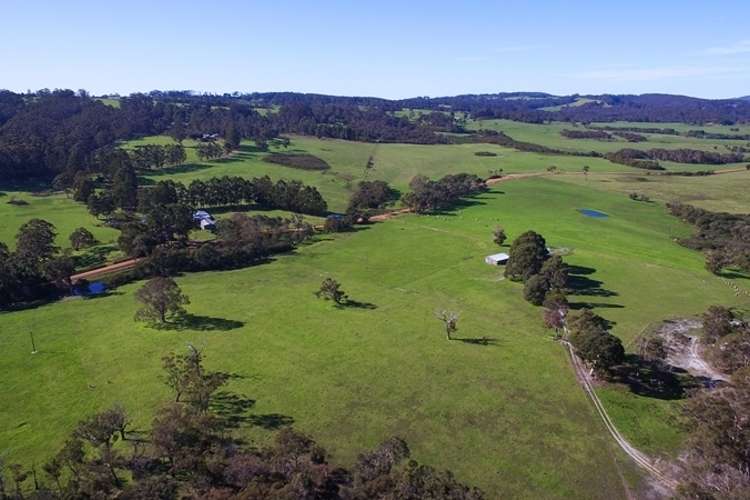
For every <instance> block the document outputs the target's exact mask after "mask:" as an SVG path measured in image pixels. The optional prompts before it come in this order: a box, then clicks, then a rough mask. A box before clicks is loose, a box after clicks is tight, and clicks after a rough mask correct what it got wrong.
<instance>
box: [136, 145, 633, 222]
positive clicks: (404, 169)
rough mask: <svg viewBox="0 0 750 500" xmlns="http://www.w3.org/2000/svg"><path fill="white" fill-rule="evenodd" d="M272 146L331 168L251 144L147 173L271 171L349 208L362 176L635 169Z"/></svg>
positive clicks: (394, 150) (516, 157) (397, 181)
mask: <svg viewBox="0 0 750 500" xmlns="http://www.w3.org/2000/svg"><path fill="white" fill-rule="evenodd" d="M150 140H153V141H154V142H155V143H160V141H162V140H163V139H162V138H160V137H156V138H153V139H152V138H145V139H141V141H140V142H139V143H140V144H144V143H147V142H148V141H150ZM130 144H132V143H130ZM272 151H277V152H289V153H299V154H301V153H307V154H311V155H314V156H316V157H319V158H321V159H323V160H325V161H326V162H327V163H328V164H329V165H330V166H331V169H330V170H326V171H322V172H315V171H303V170H299V169H295V168H290V167H286V166H283V165H276V164H271V163H268V162H265V161H262V160H263V158H264V157H266V156H267V153H263V152H259V151H257V150H256V149H255V148H254V147H252V146H251V145H249V144H247V143H246V144H243V146H242V149H241V150H240V151H238V152H236V153H235V154H234V155H233V156H232V157H231V158H225V159H221V160H216V161H211V162H197V161H191V160H190V157H189V163H188V164H186V165H182V166H178V167H173V168H167V169H164V170H162V171H160V172H155V173H149V174H148V178H149V179H150V180H152V181H157V180H163V179H164V180H165V179H173V180H177V181H180V182H183V183H186V184H187V183H190V181H192V180H193V179H209V178H211V177H220V176H223V175H239V176H244V177H257V176H262V175H268V176H270V177H271V178H273V179H297V180H300V181H302V182H305V183H307V184H311V185H314V186H316V187H317V188H318V189H319V190H320V192H321V194H322V195H323V196H324V197H325V199H326V201H328V205H329V208H330V209H331V210H334V211H341V210H344V209H345V208H346V206H347V204H348V201H349V197H350V196H351V192H352V191H353V190H354V189H355V188H356V185H357V182H359V181H360V180H363V179H370V180H372V179H381V180H385V181H387V182H389V183H391V185H393V186H394V187H395V188H396V189H399V190H401V191H402V192H406V191H408V184H409V181H410V180H411V179H412V177H414V176H415V175H417V174H422V175H427V176H429V177H432V178H437V177H441V176H443V175H446V174H450V173H457V172H469V173H475V174H477V175H480V176H487V175H489V172H490V170H496V169H504V170H505V172H506V173H512V172H533V171H543V170H545V169H546V168H547V167H548V166H550V165H556V166H557V167H558V168H559V169H560V170H561V171H576V172H579V171H581V169H582V167H583V165H589V166H590V167H591V171H602V172H627V171H631V170H632V169H629V168H627V167H623V166H620V165H614V164H612V163H610V162H608V161H605V160H602V159H599V158H577V157H574V156H554V155H539V154H534V153H522V152H519V151H515V150H511V149H506V148H501V147H499V146H495V145H490V144H462V145H416V144H368V143H361V142H351V141H342V140H321V139H316V138H311V137H299V136H295V137H293V138H292V142H291V145H290V147H289V148H288V149H284V148H275V147H274V148H272ZM477 151H491V152H494V153H496V154H497V155H498V156H495V157H482V156H476V155H475V154H474V153H476V152H477ZM188 154H190V153H188ZM370 156H372V158H373V162H374V168H372V169H369V170H367V169H366V165H367V161H368V159H369V158H370Z"/></svg>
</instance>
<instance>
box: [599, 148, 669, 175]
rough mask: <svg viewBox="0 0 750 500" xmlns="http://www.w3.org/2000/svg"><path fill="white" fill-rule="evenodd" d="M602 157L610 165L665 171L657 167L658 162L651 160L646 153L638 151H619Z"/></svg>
mask: <svg viewBox="0 0 750 500" xmlns="http://www.w3.org/2000/svg"><path fill="white" fill-rule="evenodd" d="M604 156H605V158H607V160H609V161H611V162H612V163H619V164H620V165H627V166H629V167H634V168H642V169H644V170H665V168H664V167H662V166H661V165H659V162H658V161H656V160H654V159H652V158H651V156H650V155H649V154H648V152H646V151H643V150H640V149H631V148H626V149H620V150H619V151H614V152H612V153H607V154H606V155H604Z"/></svg>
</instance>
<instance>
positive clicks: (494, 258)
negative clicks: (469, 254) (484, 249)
mask: <svg viewBox="0 0 750 500" xmlns="http://www.w3.org/2000/svg"><path fill="white" fill-rule="evenodd" d="M508 257H509V256H508V254H507V253H496V254H493V255H488V256H487V257H485V258H484V261H485V262H486V263H487V264H489V265H491V266H498V265H500V264H505V263H506V262H508Z"/></svg>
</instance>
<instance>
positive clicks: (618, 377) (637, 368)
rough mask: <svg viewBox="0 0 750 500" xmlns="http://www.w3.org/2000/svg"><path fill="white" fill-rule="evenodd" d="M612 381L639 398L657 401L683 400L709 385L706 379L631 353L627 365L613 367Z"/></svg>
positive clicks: (626, 361)
mask: <svg viewBox="0 0 750 500" xmlns="http://www.w3.org/2000/svg"><path fill="white" fill-rule="evenodd" d="M611 377H612V378H611V379H610V381H612V382H616V383H621V384H625V385H627V386H628V387H629V388H630V390H631V391H632V392H633V393H635V394H638V395H640V396H646V397H650V398H656V399H664V400H676V399H684V398H685V397H686V396H687V394H688V392H689V391H690V390H693V389H697V388H700V387H705V386H706V382H707V381H706V380H704V379H703V378H701V377H694V376H692V375H690V374H689V373H688V372H686V371H685V370H683V369H681V368H677V367H674V366H670V365H668V364H666V363H664V362H659V361H649V360H646V359H644V358H642V357H641V356H638V355H637V354H629V355H627V356H626V358H625V362H624V363H623V364H622V365H620V366H617V367H615V368H613V370H612V375H611Z"/></svg>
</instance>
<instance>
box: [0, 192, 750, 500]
mask: <svg viewBox="0 0 750 500" xmlns="http://www.w3.org/2000/svg"><path fill="white" fill-rule="evenodd" d="M540 200H544V202H543V203H542V202H540ZM582 207H586V208H595V209H599V210H602V211H604V212H607V213H608V214H610V218H609V219H605V220H600V219H590V218H585V217H583V216H582V215H580V214H579V213H578V212H577V211H576V208H582ZM497 223H501V224H502V225H504V226H505V227H506V230H507V231H508V232H509V234H510V235H511V236H512V237H513V236H516V235H518V234H519V233H520V232H522V231H525V230H527V229H535V230H537V231H540V232H541V233H542V234H544V235H545V236H546V237H547V239H548V242H549V244H550V245H551V246H554V247H565V248H568V249H570V250H571V254H570V255H569V256H568V257H567V258H566V260H567V261H568V262H570V263H571V264H573V265H576V266H579V267H580V268H582V270H584V271H585V272H586V274H585V275H584V276H585V278H587V279H588V281H587V282H586V284H587V286H585V287H584V288H583V289H581V290H580V294H579V295H576V296H574V297H573V298H572V299H573V302H574V304H577V305H579V306H580V305H583V304H587V305H589V306H593V307H594V308H595V309H596V310H597V311H598V312H599V313H600V314H603V315H604V316H606V317H607V318H609V319H611V320H613V321H615V322H616V326H615V329H614V332H615V333H616V334H617V335H619V336H620V337H621V338H623V339H624V341H625V342H626V343H629V342H630V341H632V340H633V339H634V338H635V337H636V336H637V334H638V332H640V331H641V330H642V329H643V328H644V327H646V326H647V325H648V324H650V323H651V322H654V321H659V320H661V319H663V318H665V317H669V316H675V315H686V314H694V313H697V312H700V311H702V310H703V309H705V307H706V306H707V305H709V304H711V303H724V304H728V305H731V304H736V303H738V301H742V300H745V301H746V299H743V298H737V297H735V295H734V293H733V291H732V290H731V289H730V288H729V287H728V286H726V285H725V284H724V283H723V282H722V281H720V280H719V279H717V278H714V277H712V276H711V275H709V274H708V273H707V272H706V271H705V270H704V269H703V267H702V257H701V256H700V254H698V253H696V252H692V251H689V250H687V249H684V248H682V247H679V246H678V245H676V244H675V243H673V242H672V241H671V239H670V237H671V236H675V235H682V234H687V233H688V232H689V230H690V229H689V228H688V227H687V226H685V225H682V224H680V223H679V222H677V221H676V220H675V219H673V218H671V217H670V216H668V215H666V214H665V212H664V210H663V208H662V207H660V206H659V205H656V204H639V203H635V202H632V201H630V200H627V199H626V198H624V197H622V196H619V195H612V194H610V193H606V192H601V191H597V190H591V189H587V188H586V187H582V186H575V185H571V184H565V183H560V182H555V181H551V180H543V179H534V180H526V181H514V182H510V183H507V184H503V185H500V186H498V188H496V189H494V190H493V191H491V192H489V193H486V194H483V195H481V196H479V197H477V198H476V199H474V200H472V201H471V202H470V203H468V204H467V206H466V207H464V208H463V209H461V210H458V211H455V212H451V213H447V214H444V215H439V216H431V217H418V216H405V217H402V218H398V219H394V220H391V221H388V222H385V223H382V224H377V225H375V226H372V227H370V228H368V229H364V230H361V231H358V232H356V233H353V234H344V235H337V236H335V237H332V238H326V239H325V240H323V241H319V242H317V243H314V244H311V245H308V246H305V247H303V248H301V249H300V250H299V251H297V252H296V253H295V254H290V255H286V256H281V257H279V258H278V259H277V260H276V262H273V263H270V264H267V265H262V266H257V267H253V268H248V269H243V270H237V271H230V272H212V273H196V274H188V275H185V276H183V277H181V278H179V279H178V281H179V283H180V285H181V286H182V287H183V289H184V290H185V292H186V293H187V294H188V295H189V296H190V297H191V299H192V304H191V305H190V306H189V310H190V312H191V313H192V314H193V315H194V317H193V320H192V323H191V325H192V326H191V327H190V328H187V329H184V330H180V331H165V330H153V329H149V328H146V327H144V326H143V325H139V324H136V323H134V322H133V320H132V317H133V314H134V312H135V309H136V304H135V301H134V298H133V293H134V291H135V290H136V289H137V288H138V287H139V286H140V285H139V284H133V285H129V286H126V287H123V288H122V289H120V290H117V291H116V292H115V293H113V294H112V295H111V296H108V297H102V298H98V299H93V300H81V299H71V300H68V301H64V302H61V303H56V304H52V305H49V306H45V307H41V308H38V309H34V310H27V311H19V312H13V313H6V314H2V315H0V330H2V332H3V335H2V337H1V338H0V349H2V352H3V353H4V354H3V356H2V357H0V373H3V374H4V382H5V383H4V384H2V386H0V408H3V409H4V411H2V412H0V449H2V450H4V451H3V452H2V455H3V456H4V458H6V459H7V460H11V461H13V460H22V461H24V462H26V463H30V462H37V463H39V462H41V461H42V460H44V458H45V457H47V456H48V455H49V453H50V450H53V449H55V448H56V447H57V446H59V445H60V444H61V442H62V439H63V438H64V435H65V433H66V432H68V431H69V430H70V429H71V428H72V427H73V426H74V425H75V423H76V422H77V421H78V420H80V419H81V418H83V417H84V416H85V415H87V414H89V413H90V412H92V411H94V410H96V409H101V408H104V407H106V406H107V405H110V404H112V403H114V402H118V401H119V402H122V403H123V404H124V405H125V406H126V407H127V408H128V409H129V411H130V412H131V413H132V414H133V416H134V419H135V425H136V427H139V428H145V427H147V426H148V422H149V420H150V417H151V415H152V412H153V410H154V409H155V408H156V407H157V406H158V404H159V403H160V402H162V401H164V400H166V399H167V398H168V397H169V394H168V392H167V389H166V387H164V386H163V385H162V384H161V382H160V381H159V375H160V361H159V360H160V357H161V356H162V355H163V354H165V353H167V352H169V351H172V350H177V351H181V350H183V349H184V348H185V345H186V343H187V342H192V343H194V344H196V345H197V346H199V347H201V348H203V349H204V350H205V352H206V356H207V359H208V364H209V365H210V366H211V367H212V368H215V369H221V370H228V371H231V372H234V373H237V374H239V375H241V376H242V377H241V378H238V379H235V380H233V381H232V383H231V385H230V386H229V390H230V391H231V392H232V393H233V394H235V395H239V396H240V397H244V398H252V399H253V400H255V401H256V402H255V404H254V406H253V407H252V408H251V410H250V414H251V415H253V416H254V417H255V420H254V421H255V422H256V423H264V424H265V425H267V426H268V425H272V424H274V423H278V422H284V421H294V425H295V426H296V427H297V428H299V429H300V430H302V431H306V432H309V433H311V434H312V435H313V436H314V437H315V438H316V439H318V440H320V442H321V443H322V444H323V445H324V446H326V447H327V448H329V449H330V450H331V451H332V452H333V453H334V457H335V459H336V460H338V461H341V462H351V461H352V460H354V459H355V455H356V453H357V452H358V451H359V450H361V449H362V448H364V447H368V446H372V445H374V444H376V443H377V442H378V441H380V440H382V439H383V438H385V437H387V436H389V435H393V434H397V435H400V436H402V437H403V438H405V439H406V440H407V441H408V442H409V443H410V445H411V446H412V448H413V449H414V452H415V456H416V457H417V458H418V459H420V460H423V461H425V462H427V463H430V464H433V465H436V466H440V467H450V468H451V469H453V470H454V471H455V472H456V474H457V475H458V477H459V478H460V479H461V480H464V481H468V482H470V483H473V484H477V485H479V486H481V487H483V488H484V489H485V490H487V491H488V492H489V493H490V497H522V498H539V497H545V498H549V497H560V498H562V497H578V498H592V497H597V496H599V495H600V494H601V492H602V491H608V492H612V493H611V495H612V496H613V497H621V496H623V495H624V493H623V490H622V485H621V479H620V477H619V475H618V472H617V468H616V465H615V460H616V459H617V457H619V456H620V455H619V452H614V458H613V444H612V442H611V441H610V439H609V438H608V436H607V435H606V434H605V433H604V431H603V428H602V426H601V424H600V423H599V422H598V421H597V419H596V416H595V415H594V413H593V409H592V407H591V406H590V405H589V403H588V401H587V400H586V398H585V396H584V394H583V392H582V391H581V390H580V388H579V387H578V385H577V383H576V382H575V380H574V377H573V374H572V372H571V370H570V368H569V366H568V362H567V360H566V358H565V356H564V352H563V350H562V348H561V347H560V346H559V345H557V344H556V343H554V342H552V341H551V340H550V338H549V335H548V333H546V332H545V331H544V330H543V329H542V327H541V318H540V310H539V309H537V308H534V307H532V306H530V305H529V304H527V303H525V302H524V301H523V300H522V297H521V285H519V284H517V283H511V282H508V281H506V280H504V279H503V277H502V273H501V269H500V268H492V267H490V266H487V265H486V264H484V262H483V257H484V256H485V255H487V254H488V253H490V252H493V251H496V247H494V246H493V245H492V243H491V241H490V239H491V238H490V234H491V230H492V228H493V227H494V226H495V225H496V224H497ZM326 276H333V277H335V278H337V279H338V280H340V281H341V282H342V283H343V285H344V288H345V289H346V291H347V292H348V293H349V294H350V296H351V297H352V298H353V299H355V300H357V301H360V302H363V303H371V304H373V305H374V306H375V308H374V309H367V308H348V309H343V310H337V309H335V308H333V307H332V306H331V305H330V303H326V302H324V301H320V300H318V299H316V298H315V297H314V296H313V293H312V292H313V291H314V290H315V289H316V288H317V286H318V285H319V283H320V281H321V280H322V279H323V278H324V277H326ZM740 285H741V286H743V287H745V288H747V284H746V282H744V283H740ZM438 308H450V309H454V310H458V311H461V320H460V323H459V333H458V336H459V337H463V338H479V337H488V338H492V339H494V341H493V345H488V346H483V345H477V344H474V343H469V342H460V341H454V342H448V341H446V340H445V339H444V338H443V334H442V331H441V325H440V324H439V322H437V320H436V319H435V318H434V316H433V314H434V311H435V310H436V309H438ZM30 330H32V331H34V333H35V337H36V339H37V344H38V346H39V348H40V351H41V352H40V353H39V354H37V355H33V356H32V355H30V354H29V350H30V348H29V345H28V331H30ZM600 392H601V394H602V397H603V398H604V400H605V401H606V402H607V404H608V407H609V409H610V411H611V413H612V414H613V417H614V419H615V421H616V422H617V424H618V425H619V426H621V427H622V428H623V430H624V431H625V433H626V435H627V436H628V437H629V438H630V439H632V440H633V442H634V443H635V444H636V445H638V446H642V447H644V448H645V449H647V450H648V451H651V452H655V451H656V452H667V451H670V450H673V449H674V448H675V447H676V446H677V445H678V444H679V442H680V439H681V434H680V433H679V431H678V430H677V429H676V428H675V426H674V423H675V422H674V415H675V414H676V410H677V405H678V404H679V403H678V402H673V401H662V400H658V399H654V398H647V397H640V396H634V395H632V394H630V393H629V392H627V390H624V389H622V388H613V387H607V388H602V389H601V390H600ZM242 432H243V433H244V434H246V435H249V436H252V437H255V438H258V439H261V440H263V439H265V438H266V437H267V432H266V431H264V430H262V429H261V427H259V426H257V425H256V426H246V427H243V430H242ZM625 472H626V475H628V476H630V474H631V472H632V471H631V470H630V469H629V466H626V467H625Z"/></svg>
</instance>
